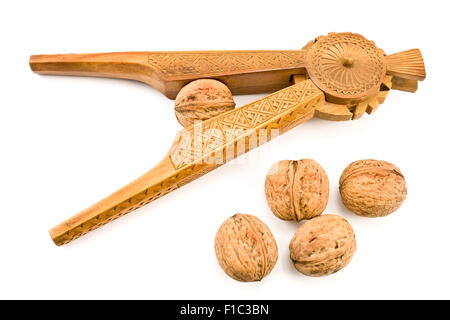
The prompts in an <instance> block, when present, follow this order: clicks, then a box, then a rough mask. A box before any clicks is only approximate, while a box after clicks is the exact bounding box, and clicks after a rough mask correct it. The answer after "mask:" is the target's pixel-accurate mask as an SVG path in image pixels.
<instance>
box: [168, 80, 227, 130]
mask: <svg viewBox="0 0 450 320" xmlns="http://www.w3.org/2000/svg"><path fill="white" fill-rule="evenodd" d="M235 105H236V104H235V103H234V100H233V96H232V94H231V91H230V89H228V87H227V86H226V85H224V84H223V83H222V82H220V81H217V80H213V79H200V80H195V81H192V82H190V83H188V84H187V85H185V86H184V87H183V88H182V89H181V90H180V92H178V95H177V97H176V99H175V115H176V117H177V119H178V122H179V123H181V125H182V126H183V127H188V126H191V125H192V124H194V121H195V120H202V121H203V120H207V119H209V118H212V117H215V116H217V115H219V114H221V113H223V112H226V111H230V110H233V109H234V106H235Z"/></svg>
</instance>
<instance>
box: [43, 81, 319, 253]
mask: <svg viewBox="0 0 450 320" xmlns="http://www.w3.org/2000/svg"><path fill="white" fill-rule="evenodd" d="M324 103H325V96H324V94H323V92H322V91H320V90H319V89H318V88H317V87H316V86H315V85H314V84H313V83H312V81H311V80H305V81H302V82H300V83H296V84H294V85H292V86H290V87H287V88H284V89H282V90H280V91H277V92H275V93H273V94H271V95H268V96H267V97H265V98H262V99H259V100H256V101H255V102H252V103H250V104H247V105H245V106H242V107H240V108H238V109H235V110H231V111H229V112H225V113H223V114H221V115H218V116H216V117H214V118H211V119H208V120H205V121H202V122H200V123H197V124H195V125H194V126H191V127H188V128H185V129H183V130H181V131H180V132H179V134H178V136H177V138H176V139H175V142H174V144H173V145H172V147H171V148H170V151H169V154H168V155H167V156H166V157H165V158H164V159H163V160H162V161H161V162H160V163H159V164H158V165H157V166H156V167H155V168H153V169H152V170H150V171H149V172H147V173H146V174H144V175H143V176H142V177H140V178H138V179H137V180H135V181H134V182H132V183H130V184H129V185H127V186H125V187H123V188H122V189H120V190H119V191H117V192H115V193H113V194H112V195H110V196H108V197H106V198H105V199H103V200H101V201H100V202H98V203H96V204H94V205H93V206H91V207H90V208H88V209H86V210H84V211H82V212H80V213H79V214H77V215H75V216H73V217H72V218H70V219H68V220H66V221H64V222H63V223H61V224H59V225H57V226H56V227H54V228H52V229H51V230H50V235H51V237H52V239H53V241H54V242H55V244H57V245H63V244H66V243H68V242H70V241H72V240H74V239H77V238H79V237H80V236H82V235H84V234H86V233H88V232H90V231H92V230H94V229H96V228H98V227H100V226H102V225H104V224H106V223H108V222H110V221H112V220H114V219H117V218H119V217H121V216H123V215H125V214H127V213H129V212H131V211H133V210H136V209H138V208H140V207H142V206H144V205H145V204H147V203H150V202H151V201H153V200H156V199H158V198H159V197H161V196H163V195H165V194H167V193H169V192H171V191H173V190H175V189H177V188H179V187H181V186H183V185H185V184H187V183H189V182H190V181H192V180H194V179H196V178H198V177H200V176H202V175H204V174H205V173H207V172H209V171H211V170H213V169H215V168H217V167H218V166H220V165H222V164H224V163H226V162H228V161H231V160H232V159H234V158H235V157H237V156H239V155H241V154H243V153H245V152H247V151H249V150H251V149H253V148H256V147H257V146H259V145H261V144H263V143H265V142H267V141H269V140H271V139H272V138H274V137H275V136H278V135H279V134H281V133H283V132H285V131H287V130H289V129H291V128H293V127H294V126H296V125H298V124H300V123H302V122H303V121H306V120H308V119H311V118H312V117H313V116H314V113H315V110H316V108H318V107H320V106H322V105H323V104H324Z"/></svg>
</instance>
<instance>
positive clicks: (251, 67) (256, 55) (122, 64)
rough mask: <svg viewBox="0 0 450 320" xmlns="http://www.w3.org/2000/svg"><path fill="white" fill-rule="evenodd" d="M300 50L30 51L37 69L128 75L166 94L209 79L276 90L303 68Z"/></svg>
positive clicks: (238, 90) (243, 88)
mask: <svg viewBox="0 0 450 320" xmlns="http://www.w3.org/2000/svg"><path fill="white" fill-rule="evenodd" d="M304 57H305V51H304V50H284V51H283V50H281V51H267V50H266V51H185V52H115V53H95V54H56V55H34V56H31V57H30V61H29V63H30V67H31V69H32V70H33V71H34V72H36V73H39V74H53V75H74V76H92V77H109V78H123V79H132V80H138V81H142V82H145V83H147V84H149V85H150V86H152V87H154V88H155V89H157V90H159V91H160V92H162V93H163V94H164V95H165V96H167V97H168V98H170V99H175V97H176V95H177V93H178V92H179V91H180V90H181V88H182V87H183V86H184V85H186V84H187V83H189V82H191V81H193V80H196V79H202V78H213V79H216V80H220V81H221V82H223V83H225V84H226V85H227V86H228V88H229V89H230V90H231V92H232V93H233V94H250V93H264V92H270V91H276V90H279V89H282V88H284V87H286V86H288V85H289V81H290V77H291V75H292V74H302V73H305V68H304Z"/></svg>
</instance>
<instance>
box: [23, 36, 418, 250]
mask: <svg viewBox="0 0 450 320" xmlns="http://www.w3.org/2000/svg"><path fill="white" fill-rule="evenodd" d="M30 66H31V68H32V70H33V71H34V72H37V73H40V74H59V75H79V76H97V77H114V78H125V79H134V80H139V81H143V82H145V83H148V84H149V85H151V86H152V87H154V88H156V89H157V90H159V91H160V92H162V93H163V94H164V95H166V96H167V97H168V98H171V99H174V98H175V97H176V95H177V94H178V92H179V91H180V90H181V89H182V88H183V87H184V86H185V85H186V84H188V83H190V82H191V81H193V80H197V79H215V80H218V81H220V82H222V83H223V84H225V85H226V86H227V87H228V88H229V90H230V91H231V92H232V93H233V94H250V93H261V92H273V91H276V90H279V91H276V92H274V93H271V94H269V95H268V96H266V97H264V98H262V99H259V100H257V101H254V102H252V103H249V104H247V105H244V106H242V107H239V108H236V109H233V110H229V111H226V112H223V113H220V114H218V115H215V116H213V117H211V118H209V119H207V120H204V121H198V122H196V123H195V124H194V125H191V126H187V127H186V128H185V129H183V130H181V131H180V132H179V134H178V135H177V138H176V139H175V142H174V144H173V145H172V147H171V148H170V150H169V153H168V154H167V156H166V157H165V158H164V159H163V160H162V161H161V162H160V163H159V164H158V165H157V166H156V167H154V168H153V169H151V170H150V171H149V172H147V173H146V174H144V175H143V176H141V177H140V178H138V179H137V180H135V181H133V182H131V183H130V184H129V185H127V186H125V187H123V188H122V189H120V190H119V191H117V192H115V193H113V194H112V195H110V196H108V197H106V198H105V199H103V200H101V201H100V202H98V203H96V204H94V205H93V206H91V207H90V208H88V209H86V210H84V211H82V212H81V213H79V214H77V215H75V216H73V217H72V218H70V219H68V220H66V221H64V222H63V223H61V224H59V225H57V226H55V227H54V228H52V229H51V230H50V235H51V237H52V239H53V241H54V242H55V243H56V244H57V245H63V244H66V243H68V242H70V241H72V240H74V239H76V238H78V237H80V236H82V235H84V234H86V233H87V232H89V231H92V230H94V229H96V228H98V227H100V226H101V225H104V224H106V223H108V222H110V221H112V220H114V219H116V218H118V217H121V216H123V215H125V214H127V213H129V212H131V211H133V210H135V209H138V208H140V207H142V206H143V205H145V204H147V203H149V202H151V201H153V200H155V199H157V198H159V197H161V196H163V195H165V194H167V193H169V192H171V191H172V190H175V189H177V188H179V187H180V186H182V185H185V184H187V183H189V182H190V181H192V180H194V179H195V178H198V177H200V176H202V175H203V174H205V173H207V172H209V171H211V170H213V169H215V168H217V167H218V166H220V165H221V164H223V163H226V162H227V161H230V160H232V159H234V158H235V157H236V156H238V155H240V154H242V153H244V152H247V151H249V150H250V149H252V148H254V147H256V146H258V145H260V144H262V143H264V142H266V141H268V140H270V139H271V138H273V136H274V135H277V134H278V133H283V132H285V131H287V130H289V129H291V128H293V127H294V126H296V125H298V124H300V123H302V122H303V121H306V120H308V119H311V118H312V117H314V116H315V117H318V118H321V119H326V120H352V119H358V118H360V117H361V116H363V114H364V113H368V114H371V113H372V112H374V111H375V110H376V109H377V107H378V106H379V105H380V104H381V103H383V102H384V100H385V98H386V96H387V94H388V93H389V91H390V90H391V89H397V90H403V91H409V92H415V91H416V90H417V81H422V80H424V79H425V66H424V62H423V59H422V55H421V53H420V51H419V50H418V49H413V50H408V51H404V52H400V53H396V54H392V55H386V54H385V53H384V52H383V51H382V50H381V49H379V48H377V47H376V46H375V44H374V43H373V42H372V41H369V40H367V39H365V38H364V37H363V36H361V35H359V34H354V33H330V34H329V35H328V36H321V37H318V38H316V39H315V40H314V41H311V42H309V43H308V44H307V45H306V46H305V47H304V48H303V49H302V50H289V51H195V52H124V53H99V54H67V55H37V56H31V58H30ZM274 132H276V133H277V134H274Z"/></svg>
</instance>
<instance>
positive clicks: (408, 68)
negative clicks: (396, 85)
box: [386, 49, 426, 81]
mask: <svg viewBox="0 0 450 320" xmlns="http://www.w3.org/2000/svg"><path fill="white" fill-rule="evenodd" d="M386 62H387V74H389V75H392V76H394V77H399V78H403V79H408V80H416V81H417V80H419V81H423V80H425V77H426V71H425V63H424V61H423V58H422V54H421V53H420V50H419V49H411V50H407V51H403V52H399V53H395V54H391V55H389V56H387V57H386Z"/></svg>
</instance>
